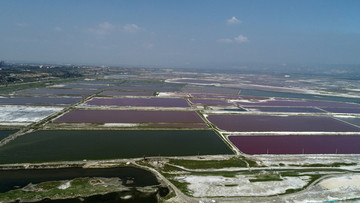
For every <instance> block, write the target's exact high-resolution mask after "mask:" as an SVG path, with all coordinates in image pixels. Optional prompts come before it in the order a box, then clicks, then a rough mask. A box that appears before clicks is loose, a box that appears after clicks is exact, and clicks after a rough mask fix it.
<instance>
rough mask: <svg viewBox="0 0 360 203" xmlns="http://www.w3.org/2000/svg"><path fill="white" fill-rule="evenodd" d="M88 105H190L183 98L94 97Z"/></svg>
mask: <svg viewBox="0 0 360 203" xmlns="http://www.w3.org/2000/svg"><path fill="white" fill-rule="evenodd" d="M85 104H87V105H97V106H157V107H189V104H188V103H187V102H186V100H185V99H181V98H93V99H91V100H89V101H87V102H85Z"/></svg>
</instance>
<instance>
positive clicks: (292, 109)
mask: <svg viewBox="0 0 360 203" xmlns="http://www.w3.org/2000/svg"><path fill="white" fill-rule="evenodd" d="M246 109H248V110H250V111H254V110H255V111H261V112H288V113H324V111H321V110H320V109H315V108H311V107H281V106H280V107H274V106H258V107H247V108H246Z"/></svg>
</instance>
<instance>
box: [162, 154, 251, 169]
mask: <svg viewBox="0 0 360 203" xmlns="http://www.w3.org/2000/svg"><path fill="white" fill-rule="evenodd" d="M246 161H248V163H249V160H245V159H244V158H239V157H233V158H230V159H225V160H185V159H170V160H169V163H170V164H174V165H177V166H182V167H185V168H188V169H209V168H213V169H219V168H229V167H242V168H243V167H247V165H246ZM249 164H250V163H249ZM255 164H256V162H254V161H251V165H255Z"/></svg>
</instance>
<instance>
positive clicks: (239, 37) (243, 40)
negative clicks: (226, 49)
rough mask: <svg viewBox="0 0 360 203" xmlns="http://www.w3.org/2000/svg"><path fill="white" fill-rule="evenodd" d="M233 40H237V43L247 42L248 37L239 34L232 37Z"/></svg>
mask: <svg viewBox="0 0 360 203" xmlns="http://www.w3.org/2000/svg"><path fill="white" fill-rule="evenodd" d="M234 40H235V41H236V42H237V43H244V42H248V41H249V40H248V38H247V37H245V36H244V35H239V36H237V37H235V38H234Z"/></svg>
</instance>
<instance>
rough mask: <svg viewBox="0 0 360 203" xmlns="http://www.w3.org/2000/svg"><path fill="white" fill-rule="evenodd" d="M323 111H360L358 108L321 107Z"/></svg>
mask: <svg viewBox="0 0 360 203" xmlns="http://www.w3.org/2000/svg"><path fill="white" fill-rule="evenodd" d="M321 109H323V110H325V111H328V112H331V113H356V114H358V113H360V108H333V107H328V108H321Z"/></svg>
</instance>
